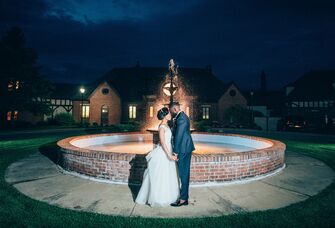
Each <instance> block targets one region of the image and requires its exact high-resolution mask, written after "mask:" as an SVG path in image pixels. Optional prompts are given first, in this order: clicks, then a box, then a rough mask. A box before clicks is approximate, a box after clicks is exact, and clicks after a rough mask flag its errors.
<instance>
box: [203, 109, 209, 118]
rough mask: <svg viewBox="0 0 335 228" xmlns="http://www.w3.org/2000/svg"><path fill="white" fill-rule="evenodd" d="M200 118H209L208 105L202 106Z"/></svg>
mask: <svg viewBox="0 0 335 228" xmlns="http://www.w3.org/2000/svg"><path fill="white" fill-rule="evenodd" d="M202 119H203V120H209V107H202Z"/></svg>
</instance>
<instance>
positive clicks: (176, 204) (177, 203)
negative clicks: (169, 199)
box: [170, 200, 188, 207]
mask: <svg viewBox="0 0 335 228" xmlns="http://www.w3.org/2000/svg"><path fill="white" fill-rule="evenodd" d="M170 205H171V206H172V207H180V206H187V205H188V200H186V201H184V202H182V203H181V202H180V200H178V201H177V202H175V203H171V204H170Z"/></svg>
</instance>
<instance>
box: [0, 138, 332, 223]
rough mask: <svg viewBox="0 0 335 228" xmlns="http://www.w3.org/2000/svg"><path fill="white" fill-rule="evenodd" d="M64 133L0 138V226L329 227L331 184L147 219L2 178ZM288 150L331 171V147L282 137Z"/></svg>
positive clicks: (328, 144)
mask: <svg viewBox="0 0 335 228" xmlns="http://www.w3.org/2000/svg"><path fill="white" fill-rule="evenodd" d="M67 136H69V135H63V136H62V137H60V136H57V137H55V136H44V137H40V138H32V139H22V140H7V141H0V227H9V226H20V227H22V226H23V227H46V226H47V227H98V226H99V227H120V226H122V227H124V226H126V227H137V226H140V227H158V226H159V227H177V226H182V227H270V226H271V227H334V224H335V183H333V184H332V185H331V186H329V187H328V188H327V189H325V190H324V191H322V192H321V193H320V194H318V195H317V196H314V197H311V198H309V199H308V200H306V201H304V202H301V203H297V204H294V205H291V206H288V207H285V208H282V209H278V210H268V211H264V212H253V213H243V214H236V215H229V216H222V217H215V218H197V219H147V218H124V217H117V216H107V215H99V214H93V213H86V212H76V211H72V210H68V209H62V208H58V207H55V206H50V205H48V204H46V203H42V202H38V201H35V200H32V199H30V198H28V197H26V196H24V195H22V194H20V193H19V192H18V191H17V190H15V188H14V187H12V186H11V185H9V184H7V183H6V182H5V180H4V173H5V170H6V168H7V167H8V166H9V165H10V164H11V163H13V162H15V161H17V160H18V159H20V158H23V157H26V156H27V155H29V154H31V153H35V152H36V151H37V150H38V148H39V147H41V146H42V145H45V144H48V143H51V142H55V141H57V140H58V139H60V138H64V137H67ZM281 140H282V141H284V142H285V143H286V144H287V149H288V150H289V151H295V152H299V153H303V154H306V155H309V156H312V157H315V158H317V159H320V160H322V161H324V162H325V163H327V164H328V165H329V166H330V167H332V168H333V169H335V145H334V144H331V143H320V142H318V143H313V142H302V141H295V140H283V139H281Z"/></svg>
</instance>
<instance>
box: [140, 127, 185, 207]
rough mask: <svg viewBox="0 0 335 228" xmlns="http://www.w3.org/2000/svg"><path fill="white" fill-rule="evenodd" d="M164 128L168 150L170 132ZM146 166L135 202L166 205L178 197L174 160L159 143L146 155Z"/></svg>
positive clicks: (156, 205)
mask: <svg viewBox="0 0 335 228" xmlns="http://www.w3.org/2000/svg"><path fill="white" fill-rule="evenodd" d="M159 128H164V133H165V134H164V137H165V144H166V145H167V147H168V148H169V150H170V151H172V150H171V148H172V145H171V137H172V133H171V130H170V128H169V127H167V126H165V125H160V126H159ZM146 159H147V162H148V167H147V169H146V170H145V171H144V175H143V182H142V186H141V189H140V191H139V193H138V195H137V198H136V203H138V204H149V205H150V206H152V207H163V206H168V205H170V203H173V202H176V201H177V199H178V198H179V178H178V174H177V166H176V162H175V161H171V160H170V159H169V158H168V157H167V155H166V153H165V152H164V150H163V148H162V147H161V145H160V144H159V145H157V146H156V147H155V148H154V149H153V150H151V151H150V152H149V154H148V155H147V156H146Z"/></svg>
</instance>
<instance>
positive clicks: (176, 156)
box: [172, 153, 178, 161]
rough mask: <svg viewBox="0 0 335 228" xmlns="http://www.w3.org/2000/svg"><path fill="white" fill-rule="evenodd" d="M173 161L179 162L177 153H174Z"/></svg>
mask: <svg viewBox="0 0 335 228" xmlns="http://www.w3.org/2000/svg"><path fill="white" fill-rule="evenodd" d="M172 159H173V160H174V161H178V154H176V153H172Z"/></svg>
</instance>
